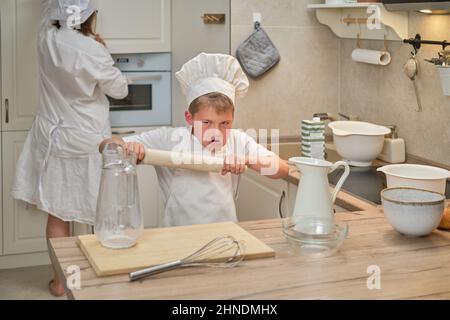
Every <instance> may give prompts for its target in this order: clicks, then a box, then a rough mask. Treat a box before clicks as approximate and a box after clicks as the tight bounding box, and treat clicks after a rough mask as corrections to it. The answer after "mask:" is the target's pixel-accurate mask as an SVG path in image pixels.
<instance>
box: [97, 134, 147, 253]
mask: <svg viewBox="0 0 450 320" xmlns="http://www.w3.org/2000/svg"><path fill="white" fill-rule="evenodd" d="M143 229H144V222H143V217H142V214H141V210H140V206H139V191H138V184H137V174H136V155H135V154H130V155H127V154H126V152H125V151H124V149H123V148H122V147H121V146H120V145H118V144H114V143H113V144H108V145H106V146H105V148H104V151H103V169H102V176H101V183H100V192H99V195H98V201H97V215H96V219H95V228H94V230H95V236H96V237H97V239H98V240H99V241H100V242H101V243H102V245H103V246H104V247H107V248H111V249H124V248H129V247H132V246H134V245H135V244H136V242H137V240H138V239H139V237H140V236H141V235H142V232H143Z"/></svg>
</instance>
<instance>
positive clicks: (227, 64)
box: [176, 53, 249, 106]
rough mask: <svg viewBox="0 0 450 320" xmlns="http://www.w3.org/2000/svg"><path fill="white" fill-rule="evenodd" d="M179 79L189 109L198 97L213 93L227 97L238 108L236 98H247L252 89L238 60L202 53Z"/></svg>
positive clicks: (186, 65)
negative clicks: (245, 96)
mask: <svg viewBox="0 0 450 320" xmlns="http://www.w3.org/2000/svg"><path fill="white" fill-rule="evenodd" d="M176 77H177V79H178V81H179V83H180V85H181V89H182V90H183V93H184V94H185V96H186V98H187V105H188V106H190V105H191V103H192V102H193V101H194V100H195V99H197V98H198V97H201V96H203V95H205V94H208V93H212V92H218V93H222V94H224V95H226V96H227V97H228V98H230V100H231V101H232V102H233V104H235V101H236V97H242V96H244V95H245V94H246V93H247V91H248V87H249V82H248V78H247V76H246V75H245V73H244V71H243V70H242V68H241V65H240V64H239V62H238V61H237V59H236V58H234V57H232V56H230V55H226V54H207V53H201V54H199V55H198V56H197V57H195V58H194V59H192V60H190V61H189V62H187V63H186V64H185V65H184V66H183V67H182V68H181V70H180V71H178V72H177V73H176Z"/></svg>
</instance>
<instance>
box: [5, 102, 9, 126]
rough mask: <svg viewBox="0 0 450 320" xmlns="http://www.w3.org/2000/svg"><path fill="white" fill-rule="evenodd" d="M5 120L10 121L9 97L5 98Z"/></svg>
mask: <svg viewBox="0 0 450 320" xmlns="http://www.w3.org/2000/svg"><path fill="white" fill-rule="evenodd" d="M5 122H6V123H9V99H5Z"/></svg>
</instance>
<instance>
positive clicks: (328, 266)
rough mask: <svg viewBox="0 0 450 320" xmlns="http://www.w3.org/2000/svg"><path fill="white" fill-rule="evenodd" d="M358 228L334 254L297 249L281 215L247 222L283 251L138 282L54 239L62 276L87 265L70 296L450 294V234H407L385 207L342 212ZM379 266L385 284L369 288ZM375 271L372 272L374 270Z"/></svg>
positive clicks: (72, 242) (402, 296) (426, 296)
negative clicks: (99, 272) (98, 268)
mask: <svg viewBox="0 0 450 320" xmlns="http://www.w3.org/2000/svg"><path fill="white" fill-rule="evenodd" d="M337 217H338V219H339V220H341V221H346V222H347V223H348V224H349V227H350V232H349V237H348V239H347V240H346V241H345V242H344V245H343V246H342V247H341V250H340V251H339V252H338V253H337V254H336V255H334V256H332V257H328V258H322V259H310V258H306V257H302V256H298V255H295V254H292V253H291V252H290V248H289V246H288V244H287V242H286V240H285V239H284V236H283V234H282V232H281V225H280V220H266V221H255V222H246V223H241V224H240V225H241V226H242V227H243V228H245V229H246V230H248V231H249V232H251V233H252V234H253V235H255V236H256V237H257V238H259V239H261V240H262V241H264V242H265V243H267V244H268V245H269V246H271V247H272V248H273V249H275V250H276V257H275V258H270V259H263V260H253V261H245V262H243V264H242V265H241V266H239V267H237V268H236V269H208V268H187V269H181V270H174V271H170V272H167V273H163V274H159V275H155V276H153V277H151V278H148V279H145V280H143V281H141V282H134V283H130V282H129V281H128V275H120V276H112V277H106V278H98V277H97V276H96V274H95V272H94V270H93V269H92V267H91V266H90V264H89V262H88V260H87V259H86V258H85V256H84V255H83V253H82V252H81V250H80V249H79V248H78V246H77V243H76V238H63V239H54V240H51V241H50V247H51V250H50V251H51V258H52V260H53V261H54V262H56V263H55V265H56V267H57V270H58V273H59V274H60V276H61V277H64V278H66V277H68V276H70V275H69V274H67V273H66V270H67V268H68V267H70V266H79V267H80V268H81V288H80V290H68V291H67V293H68V297H69V298H70V299H170V300H173V299H175V300H177V299H188V300H191V299H194V300H197V299H199V300H203V299H450V233H449V232H444V231H435V232H434V233H433V234H432V235H430V236H428V237H424V238H407V237H404V236H402V235H400V234H399V233H397V232H396V231H394V230H393V229H392V227H391V226H390V225H389V224H388V222H387V221H386V219H385V218H384V215H383V213H382V211H381V209H373V210H369V211H362V212H351V213H350V212H349V213H339V214H337ZM376 270H379V271H380V272H381V274H380V285H381V288H380V289H372V290H370V289H368V286H367V283H368V282H369V283H370V284H372V285H374V284H376V281H372V280H373V279H374V278H373V277H372V278H371V279H369V277H370V276H371V275H372V276H373V272H374V271H376ZM368 271H369V272H372V273H370V274H369V273H368Z"/></svg>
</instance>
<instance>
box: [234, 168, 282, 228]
mask: <svg viewBox="0 0 450 320" xmlns="http://www.w3.org/2000/svg"><path fill="white" fill-rule="evenodd" d="M287 196H288V183H287V182H286V181H285V180H273V179H269V178H267V177H263V176H260V175H259V174H257V173H256V172H253V171H250V170H249V171H248V172H247V173H245V174H244V175H242V177H241V182H240V185H239V198H238V200H237V202H236V210H237V214H238V219H239V221H251V220H263V219H275V218H280V209H281V213H282V214H283V216H286V215H287V209H288V205H287V201H288V199H287Z"/></svg>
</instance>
